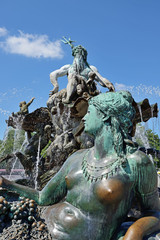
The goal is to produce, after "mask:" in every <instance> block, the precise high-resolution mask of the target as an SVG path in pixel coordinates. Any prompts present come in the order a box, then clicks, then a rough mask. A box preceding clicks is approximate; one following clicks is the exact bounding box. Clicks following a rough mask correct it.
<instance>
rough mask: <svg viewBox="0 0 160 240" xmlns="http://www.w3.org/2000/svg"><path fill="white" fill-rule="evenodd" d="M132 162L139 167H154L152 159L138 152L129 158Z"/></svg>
mask: <svg viewBox="0 0 160 240" xmlns="http://www.w3.org/2000/svg"><path fill="white" fill-rule="evenodd" d="M128 159H129V161H130V162H132V164H133V165H136V166H137V167H142V166H148V165H153V162H152V161H151V159H150V158H149V157H148V156H147V155H146V154H145V153H144V152H142V151H140V150H136V151H135V152H134V153H132V154H130V155H129V156H128Z"/></svg>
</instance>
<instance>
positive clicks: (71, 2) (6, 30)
mask: <svg viewBox="0 0 160 240" xmlns="http://www.w3.org/2000/svg"><path fill="white" fill-rule="evenodd" d="M159 12H160V1H159V0H99V1H97V0H92V1H89V0H81V1H80V0H79V1H78V0H68V1H66V0H32V1H31V0H23V1H22V0H12V1H10V0H1V1H0V79H1V89H0V139H2V138H3V135H4V131H5V129H6V123H5V119H7V118H8V116H9V114H11V113H12V112H17V111H18V110H19V102H20V101H23V100H25V101H29V100H30V99H31V98H32V97H33V96H34V97H35V98H36V99H35V100H34V102H33V103H32V105H31V106H30V108H29V109H30V112H31V111H33V110H35V109H36V108H39V107H41V106H46V102H47V99H48V97H49V91H50V90H52V84H51V83H50V79H49V74H50V72H52V71H54V70H56V69H58V68H60V67H61V66H63V65H65V64H70V63H72V61H73V58H72V55H71V49H70V47H69V46H67V45H64V44H63V43H62V42H61V41H60V39H61V38H62V36H66V37H71V39H73V40H75V41H76V44H77V45H78V44H81V45H83V46H84V47H85V48H86V49H87V51H88V62H89V64H91V65H94V66H96V67H97V68H98V70H99V72H100V73H101V75H102V76H104V77H106V78H108V79H109V80H110V81H111V82H112V83H113V84H114V85H115V86H116V89H117V90H119V89H128V90H130V91H131V93H132V94H133V96H134V98H135V100H136V101H140V100H143V99H144V98H146V97H148V98H149V100H150V102H151V103H154V102H158V103H159V106H160V67H159V65H160V14H159ZM66 84H67V79H66V77H64V78H60V79H59V85H60V89H62V88H65V87H66ZM103 91H104V90H103ZM154 122H155V123H153V122H152V123H151V125H153V124H155V126H156V128H157V127H158V126H160V123H159V120H154ZM156 131H158V130H156Z"/></svg>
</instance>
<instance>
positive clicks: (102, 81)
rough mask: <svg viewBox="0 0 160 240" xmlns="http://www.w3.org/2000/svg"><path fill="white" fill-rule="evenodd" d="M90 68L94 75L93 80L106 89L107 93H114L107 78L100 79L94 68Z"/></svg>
mask: <svg viewBox="0 0 160 240" xmlns="http://www.w3.org/2000/svg"><path fill="white" fill-rule="evenodd" d="M90 68H91V69H92V71H93V72H94V73H95V74H96V77H95V80H96V81H97V82H99V84H100V85H101V86H102V87H107V88H108V89H109V91H112V92H114V91H115V88H114V86H113V84H112V83H111V82H110V81H109V80H108V79H107V78H104V77H102V76H101V74H100V73H99V72H98V70H97V68H96V67H95V66H90Z"/></svg>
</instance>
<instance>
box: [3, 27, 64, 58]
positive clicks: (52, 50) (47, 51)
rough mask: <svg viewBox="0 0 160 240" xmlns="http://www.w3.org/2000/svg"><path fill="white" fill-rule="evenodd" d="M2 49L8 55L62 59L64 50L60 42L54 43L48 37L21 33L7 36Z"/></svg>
mask: <svg viewBox="0 0 160 240" xmlns="http://www.w3.org/2000/svg"><path fill="white" fill-rule="evenodd" d="M0 47H1V48H2V49H3V50H5V51H6V52H7V53H11V54H20V55H24V56H26V57H33V58H62V57H63V50H62V48H61V42H60V40H57V41H55V42H52V41H50V40H49V38H48V36H47V35H34V34H27V33H26V34H25V33H23V32H22V31H19V34H18V36H11V35H9V36H7V37H6V39H5V41H4V42H0Z"/></svg>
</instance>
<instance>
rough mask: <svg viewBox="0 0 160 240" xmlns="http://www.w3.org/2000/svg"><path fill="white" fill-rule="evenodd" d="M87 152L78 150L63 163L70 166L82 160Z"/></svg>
mask: <svg viewBox="0 0 160 240" xmlns="http://www.w3.org/2000/svg"><path fill="white" fill-rule="evenodd" d="M87 152H88V149H80V150H78V151H76V152H74V153H72V154H71V155H70V156H69V157H68V158H67V160H66V161H65V163H66V164H72V163H73V162H76V161H80V160H82V159H83V157H84V156H85V154H86V153H87Z"/></svg>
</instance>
